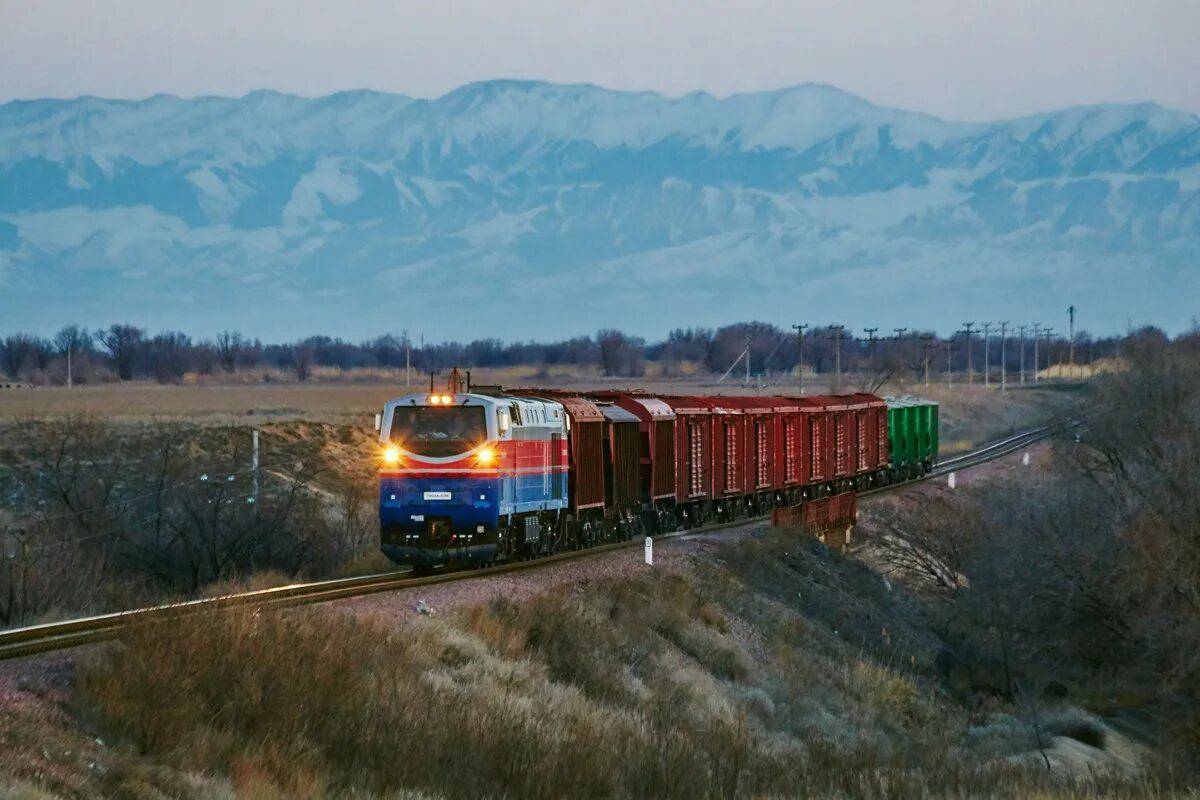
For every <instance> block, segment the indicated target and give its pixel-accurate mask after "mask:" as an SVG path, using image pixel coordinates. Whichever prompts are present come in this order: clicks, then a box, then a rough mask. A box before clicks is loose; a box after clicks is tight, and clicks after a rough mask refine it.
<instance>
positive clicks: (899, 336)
mask: <svg viewBox="0 0 1200 800" xmlns="http://www.w3.org/2000/svg"><path fill="white" fill-rule="evenodd" d="M906 330H908V328H892V331H893V332H894V333H895V334H896V345H895V348H894V349H893V350H892V356H893V358H894V360H895V362H896V363H900V360H901V357H902V356H903V354H904V332H905V331H906ZM896 374H897V375H898V376H899V377H898V378H897V383H899V384H900V387H901V388H903V387H904V370H903V369H897V370H896Z"/></svg>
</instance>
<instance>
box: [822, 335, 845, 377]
mask: <svg viewBox="0 0 1200 800" xmlns="http://www.w3.org/2000/svg"><path fill="white" fill-rule="evenodd" d="M829 329H830V330H832V331H833V335H832V336H826V337H825V338H826V339H829V340H831V341H833V342H835V349H834V351H833V381H834V383H833V393H834V394H841V392H842V331H843V330H844V329H845V326H844V325H830V326H829Z"/></svg>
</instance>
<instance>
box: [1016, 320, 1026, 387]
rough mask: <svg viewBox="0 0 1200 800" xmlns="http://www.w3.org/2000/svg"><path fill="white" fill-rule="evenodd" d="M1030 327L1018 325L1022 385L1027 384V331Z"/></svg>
mask: <svg viewBox="0 0 1200 800" xmlns="http://www.w3.org/2000/svg"><path fill="white" fill-rule="evenodd" d="M1028 328H1029V326H1028V325H1018V326H1017V332H1018V333H1020V334H1021V383H1024V382H1025V331H1026V329H1028Z"/></svg>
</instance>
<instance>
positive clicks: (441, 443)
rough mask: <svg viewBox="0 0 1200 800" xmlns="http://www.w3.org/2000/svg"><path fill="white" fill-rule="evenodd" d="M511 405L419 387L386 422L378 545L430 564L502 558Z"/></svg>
mask: <svg viewBox="0 0 1200 800" xmlns="http://www.w3.org/2000/svg"><path fill="white" fill-rule="evenodd" d="M507 414H508V412H507V410H506V409H504V408H503V407H502V406H501V404H500V403H498V402H497V401H496V400H495V399H494V398H490V397H485V396H481V395H475V394H464V393H457V394H441V393H429V394H414V395H408V396H405V397H401V398H398V399H397V400H393V401H391V402H390V403H388V404H387V405H386V406H385V407H384V412H383V415H382V423H381V425H380V440H379V441H380V447H381V448H382V453H381V465H380V472H379V523H380V547H381V549H382V550H383V553H384V554H385V555H386V556H387V557H388V558H390V559H391V560H392V561H394V562H396V563H397V564H409V565H412V566H414V567H429V566H435V565H439V564H448V563H459V562H488V561H491V560H493V559H494V558H495V557H496V549H497V527H498V525H497V523H498V516H499V505H500V500H501V497H500V488H501V487H500V475H501V469H502V467H503V463H502V462H503V460H504V457H505V450H504V448H503V445H504V441H505V439H506V438H507V436H508V434H509V430H508V427H509V425H508V423H509V419H508V416H507Z"/></svg>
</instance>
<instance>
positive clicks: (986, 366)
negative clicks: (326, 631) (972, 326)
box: [979, 322, 992, 389]
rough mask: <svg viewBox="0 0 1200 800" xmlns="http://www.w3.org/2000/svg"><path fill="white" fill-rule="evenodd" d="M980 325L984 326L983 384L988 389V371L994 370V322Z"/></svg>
mask: <svg viewBox="0 0 1200 800" xmlns="http://www.w3.org/2000/svg"><path fill="white" fill-rule="evenodd" d="M979 325H980V327H982V328H983V386H984V388H985V389H986V388H987V386H988V384H989V376H988V373H990V372H991V371H992V352H991V344H992V337H991V332H992V323H990V322H981V323H979Z"/></svg>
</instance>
